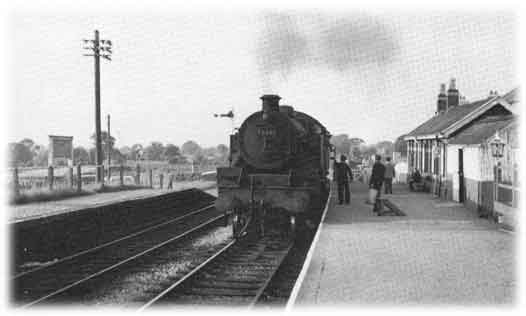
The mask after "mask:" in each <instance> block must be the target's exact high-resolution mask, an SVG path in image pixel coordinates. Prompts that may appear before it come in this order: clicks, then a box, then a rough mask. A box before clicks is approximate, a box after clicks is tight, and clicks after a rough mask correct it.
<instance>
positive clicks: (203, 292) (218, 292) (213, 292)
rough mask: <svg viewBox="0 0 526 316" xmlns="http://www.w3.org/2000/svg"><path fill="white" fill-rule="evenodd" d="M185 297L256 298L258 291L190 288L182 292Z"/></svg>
mask: <svg viewBox="0 0 526 316" xmlns="http://www.w3.org/2000/svg"><path fill="white" fill-rule="evenodd" d="M182 294H184V295H200V296H249V297H254V296H255V295H256V294H257V290H246V289H221V288H214V287H208V288H190V289H184V290H183V291H182Z"/></svg>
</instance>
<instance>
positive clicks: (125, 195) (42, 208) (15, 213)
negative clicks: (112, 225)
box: [7, 181, 217, 223]
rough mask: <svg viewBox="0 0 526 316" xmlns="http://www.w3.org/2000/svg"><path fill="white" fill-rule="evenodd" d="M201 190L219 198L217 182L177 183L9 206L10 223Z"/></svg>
mask: <svg viewBox="0 0 526 316" xmlns="http://www.w3.org/2000/svg"><path fill="white" fill-rule="evenodd" d="M191 188H195V189H200V190H204V191H205V192H207V193H209V194H212V195H214V196H217V190H216V189H215V182H213V181H189V182H178V183H175V184H174V186H173V189H170V190H168V189H137V190H125V191H117V192H108V193H96V194H90V195H84V196H78V197H71V198H66V199H62V200H57V201H45V202H32V203H27V204H21V205H9V206H8V207H7V208H8V210H9V212H8V214H9V223H17V222H21V221H26V220H29V219H34V218H41V217H46V216H52V215H57V214H62V213H67V212H75V211H79V210H83V209H86V208H91V207H99V206H104V205H109V204H114V203H119V202H123V201H129V200H137V199H144V198H149V197H154V196H158V195H162V194H166V193H169V192H176V191H182V190H186V189H191Z"/></svg>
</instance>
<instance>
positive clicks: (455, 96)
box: [447, 78, 460, 109]
mask: <svg viewBox="0 0 526 316" xmlns="http://www.w3.org/2000/svg"><path fill="white" fill-rule="evenodd" d="M459 101H460V100H459V93H458V90H457V87H456V80H455V78H451V80H450V81H449V89H448V90H447V108H448V109H449V108H452V107H455V106H458V104H459Z"/></svg>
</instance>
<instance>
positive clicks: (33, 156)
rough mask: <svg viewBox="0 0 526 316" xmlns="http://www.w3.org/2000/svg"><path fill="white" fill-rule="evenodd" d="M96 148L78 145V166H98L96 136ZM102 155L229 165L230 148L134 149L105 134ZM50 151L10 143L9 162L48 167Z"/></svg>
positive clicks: (158, 145)
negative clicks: (96, 164) (96, 163)
mask: <svg viewBox="0 0 526 316" xmlns="http://www.w3.org/2000/svg"><path fill="white" fill-rule="evenodd" d="M90 139H91V140H92V146H91V147H89V148H85V147H82V146H77V147H74V148H73V159H74V161H73V163H74V164H79V163H81V164H95V162H96V149H95V135H92V136H91V138H90ZM101 143H102V154H103V159H104V162H106V160H107V159H108V148H111V149H110V153H111V161H112V163H118V164H120V163H125V162H126V161H137V162H139V161H145V160H147V161H159V162H167V163H170V164H181V163H195V164H199V165H201V164H214V165H227V164H228V155H229V149H228V147H227V146H226V145H223V144H220V145H218V146H215V147H202V146H200V145H199V144H198V143H197V142H196V141H193V140H189V141H186V142H185V143H183V144H182V145H181V146H177V145H174V144H171V143H168V144H163V143H162V142H158V141H152V142H150V143H149V144H147V145H142V144H133V145H131V146H121V147H117V146H115V145H116V139H115V137H113V136H109V137H108V133H107V132H106V131H103V132H102V133H101ZM48 152H49V148H47V147H46V146H44V145H40V144H36V143H35V142H34V141H33V140H31V139H29V138H25V139H23V140H21V141H19V142H13V143H9V144H8V163H9V165H10V166H25V167H31V166H38V167H44V166H47V165H48Z"/></svg>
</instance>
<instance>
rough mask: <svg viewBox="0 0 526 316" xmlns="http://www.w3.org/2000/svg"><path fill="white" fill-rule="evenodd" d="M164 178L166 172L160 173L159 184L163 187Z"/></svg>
mask: <svg viewBox="0 0 526 316" xmlns="http://www.w3.org/2000/svg"><path fill="white" fill-rule="evenodd" d="M163 180H164V174H162V173H161V174H159V185H160V186H161V189H162V188H163Z"/></svg>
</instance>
